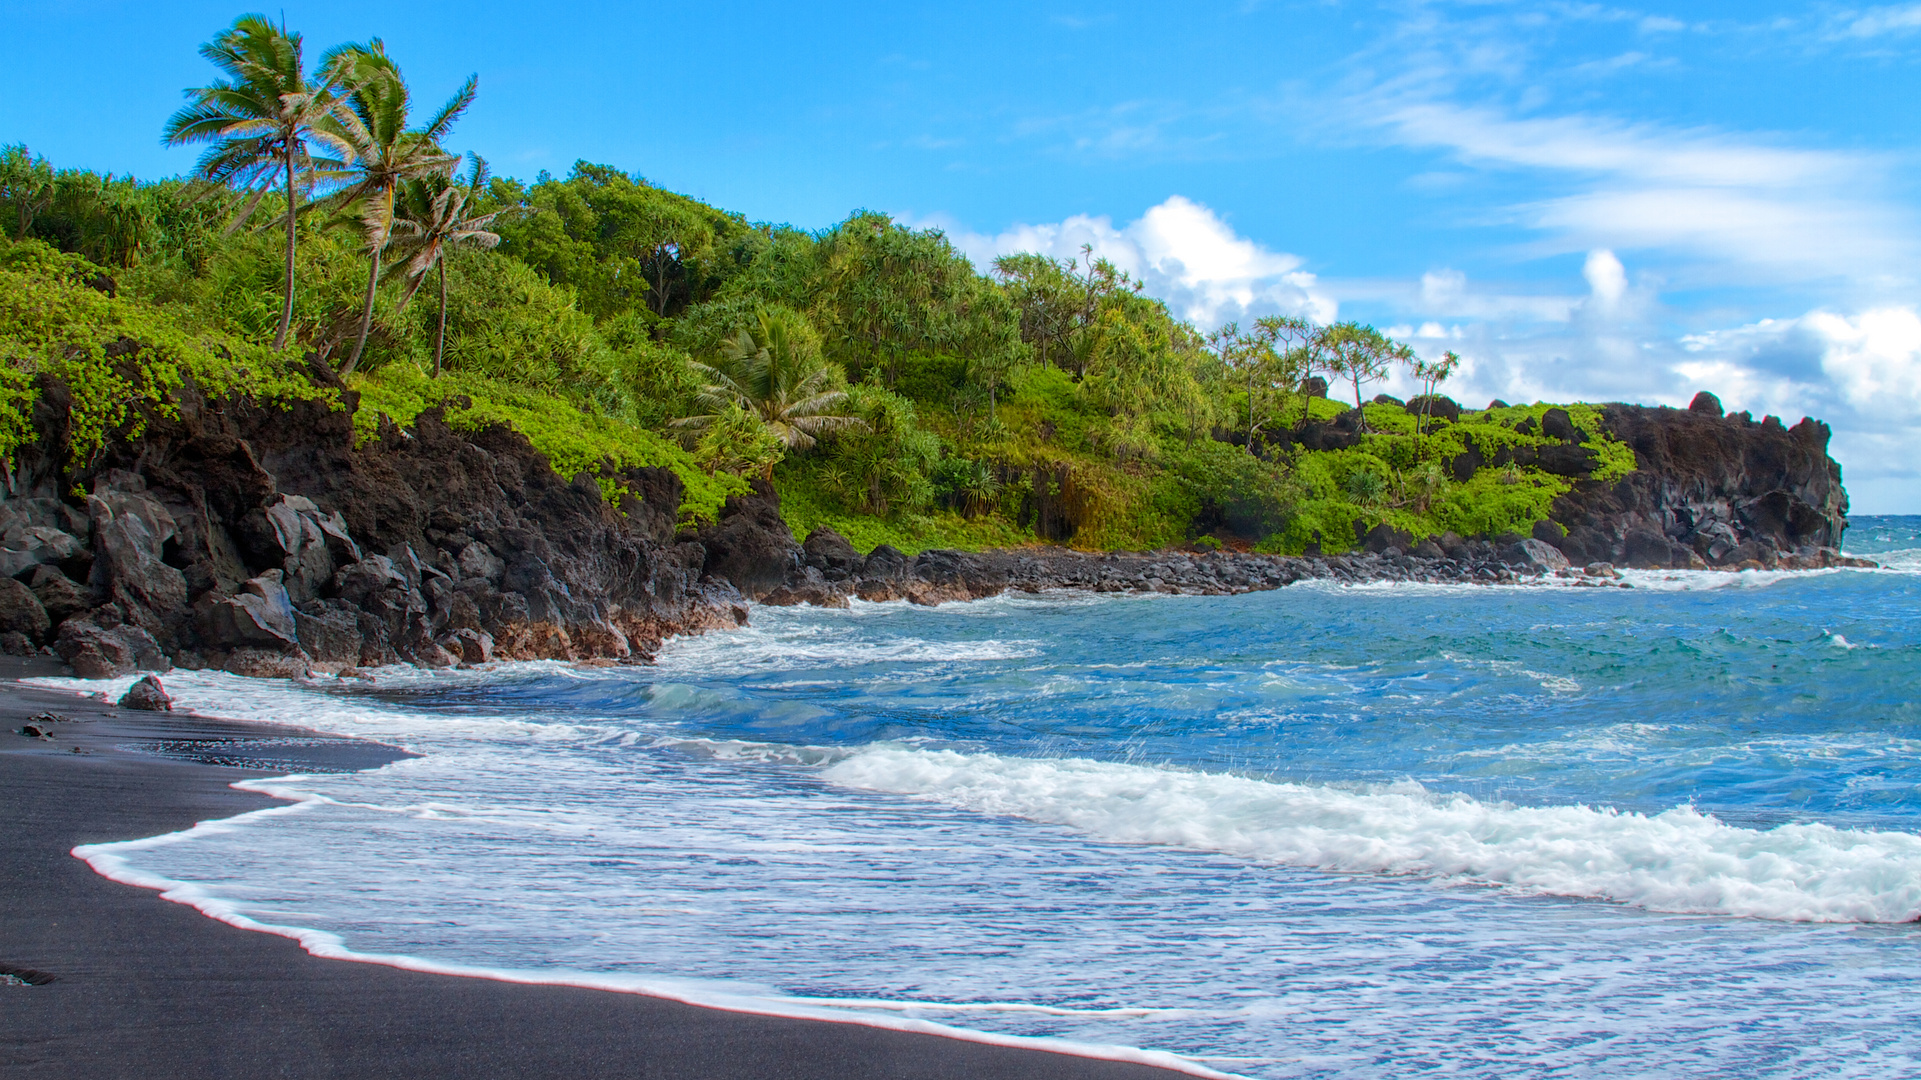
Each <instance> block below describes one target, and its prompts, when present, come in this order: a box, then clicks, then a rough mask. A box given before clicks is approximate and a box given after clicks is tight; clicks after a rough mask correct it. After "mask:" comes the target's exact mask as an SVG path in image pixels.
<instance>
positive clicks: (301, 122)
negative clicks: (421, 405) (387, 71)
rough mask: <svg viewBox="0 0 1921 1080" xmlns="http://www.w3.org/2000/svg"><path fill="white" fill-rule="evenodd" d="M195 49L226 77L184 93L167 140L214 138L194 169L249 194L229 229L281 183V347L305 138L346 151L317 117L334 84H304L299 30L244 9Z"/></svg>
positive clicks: (328, 108)
mask: <svg viewBox="0 0 1921 1080" xmlns="http://www.w3.org/2000/svg"><path fill="white" fill-rule="evenodd" d="M200 55H202V56H204V57H206V58H207V59H209V60H211V61H213V63H214V66H215V67H218V68H219V69H220V70H221V71H223V72H225V73H226V74H227V76H228V78H226V79H225V80H222V81H219V82H215V83H213V84H212V85H209V86H201V87H195V88H193V89H190V90H188V91H187V98H188V99H189V104H188V105H186V106H185V107H184V108H182V109H181V110H180V111H179V112H177V113H174V114H173V116H172V117H170V118H168V120H167V126H166V129H165V134H166V141H167V145H169V146H180V145H183V144H185V143H190V142H210V143H212V144H213V145H212V146H210V147H208V148H207V152H206V153H205V154H203V155H201V158H200V161H199V163H198V164H197V165H196V166H195V172H196V173H197V174H198V175H199V176H200V178H201V179H203V180H206V181H208V182H209V183H211V184H214V185H219V186H222V187H226V186H232V187H237V188H240V189H241V190H243V191H250V192H251V193H250V195H249V196H248V198H247V199H246V201H245V202H244V203H242V204H241V207H240V212H239V213H238V214H236V215H235V216H234V219H233V221H232V223H231V224H230V225H229V226H228V228H229V230H232V229H237V228H239V227H240V226H241V225H242V224H244V223H245V222H246V220H247V219H248V218H250V217H252V216H253V212H254V210H255V209H256V208H257V207H258V206H259V205H260V200H261V199H262V198H263V197H265V196H266V194H267V192H269V191H271V190H273V188H274V187H275V186H276V185H284V191H285V193H286V199H287V208H286V213H285V215H284V219H285V221H286V225H287V269H286V277H285V281H284V283H283V284H282V286H281V298H280V326H279V328H278V329H276V330H275V331H274V335H273V347H274V348H276V349H280V348H284V347H285V346H286V344H287V329H288V327H289V326H290V325H291V324H292V323H293V290H294V244H295V233H294V214H295V212H296V211H297V210H298V209H299V206H300V201H299V199H300V188H301V186H302V184H301V180H302V179H303V178H304V175H305V172H306V169H307V167H308V165H309V164H310V161H311V159H310V157H309V155H308V150H307V143H308V140H310V139H312V140H315V141H318V142H321V143H325V144H330V145H331V146H332V147H333V148H334V149H335V150H336V151H341V152H344V151H345V150H346V147H345V146H344V144H341V143H340V142H339V141H338V140H337V139H336V138H334V136H333V135H332V134H331V133H330V132H328V131H326V130H324V129H323V121H324V120H325V119H326V118H327V117H328V116H330V115H331V114H332V113H333V111H334V109H335V108H336V107H337V106H338V103H339V101H338V96H337V93H336V91H337V87H336V86H334V85H333V83H332V82H331V81H330V80H329V79H327V78H326V77H325V76H323V77H321V78H319V79H317V80H315V81H313V82H309V81H308V79H307V75H306V65H305V61H303V60H302V58H301V44H300V35H299V34H293V33H289V32H288V31H287V29H286V27H284V26H275V25H274V24H273V23H272V22H271V21H270V20H269V19H268V18H267V17H266V16H264V15H242V16H241V17H240V18H238V19H236V20H234V24H233V26H232V27H231V28H229V29H227V30H225V31H223V32H222V33H221V34H220V36H219V37H216V38H214V39H213V40H212V41H210V42H208V43H207V44H205V45H202V46H201V47H200Z"/></svg>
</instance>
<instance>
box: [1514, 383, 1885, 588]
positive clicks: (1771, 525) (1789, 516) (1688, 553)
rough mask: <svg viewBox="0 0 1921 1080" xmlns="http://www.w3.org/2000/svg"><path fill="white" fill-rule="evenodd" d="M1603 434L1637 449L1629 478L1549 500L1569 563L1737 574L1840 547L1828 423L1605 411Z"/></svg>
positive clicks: (1843, 525) (1841, 521) (1839, 501)
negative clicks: (1725, 569)
mask: <svg viewBox="0 0 1921 1080" xmlns="http://www.w3.org/2000/svg"><path fill="white" fill-rule="evenodd" d="M1603 425H1604V426H1605V428H1606V429H1607V431H1608V432H1609V433H1610V434H1612V435H1614V436H1615V437H1616V438H1618V439H1620V440H1621V441H1622V442H1625V443H1627V444H1628V445H1629V446H1630V447H1632V448H1633V449H1634V456H1635V471H1634V472H1633V473H1631V474H1629V475H1628V476H1626V477H1623V478H1622V479H1620V480H1618V481H1615V482H1613V483H1602V482H1599V481H1594V480H1581V481H1578V482H1577V483H1576V484H1575V486H1574V490H1573V491H1571V492H1569V493H1568V494H1567V495H1565V496H1563V497H1561V498H1560V499H1557V500H1555V503H1554V507H1553V510H1552V516H1553V518H1554V520H1555V521H1557V522H1559V523H1560V524H1561V525H1562V526H1564V527H1566V529H1567V530H1568V546H1567V547H1566V550H1568V552H1569V554H1570V556H1573V557H1575V558H1576V561H1581V562H1611V563H1615V564H1617V565H1618V564H1626V565H1632V566H1644V567H1687V566H1692V565H1696V564H1697V563H1699V564H1703V565H1710V566H1738V565H1739V564H1740V563H1741V562H1744V561H1749V560H1752V561H1756V562H1760V563H1763V564H1772V563H1773V562H1775V561H1777V560H1779V559H1781V558H1784V557H1788V556H1794V557H1797V558H1803V559H1808V558H1816V557H1817V556H1816V555H1815V553H1816V552H1818V551H1819V550H1821V549H1829V550H1830V551H1831V550H1833V549H1838V548H1839V547H1840V545H1841V537H1842V534H1843V532H1845V530H1846V529H1847V508H1848V502H1847V492H1846V490H1845V489H1843V488H1842V486H1841V468H1840V466H1839V465H1837V464H1835V462H1834V460H1833V459H1832V458H1830V457H1828V454H1827V446H1828V438H1829V430H1828V426H1827V425H1826V424H1823V423H1821V422H1819V421H1817V420H1808V419H1803V420H1802V421H1801V422H1800V423H1798V424H1796V425H1795V426H1794V427H1792V428H1785V427H1781V426H1780V425H1778V424H1777V425H1772V426H1770V425H1766V424H1760V425H1757V424H1754V423H1752V422H1750V421H1748V419H1747V418H1746V417H1745V416H1744V415H1742V414H1738V413H1737V414H1736V415H1734V416H1731V417H1721V416H1717V415H1715V414H1714V413H1713V412H1711V411H1708V410H1701V409H1688V410H1681V409H1666V408H1645V407H1642V406H1636V405H1609V406H1607V407H1606V409H1605V410H1604V412H1603ZM1744 545H1752V546H1744Z"/></svg>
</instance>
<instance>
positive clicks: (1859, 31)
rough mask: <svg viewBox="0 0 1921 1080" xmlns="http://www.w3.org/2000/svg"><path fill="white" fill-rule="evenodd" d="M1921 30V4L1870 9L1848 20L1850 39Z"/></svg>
mask: <svg viewBox="0 0 1921 1080" xmlns="http://www.w3.org/2000/svg"><path fill="white" fill-rule="evenodd" d="M1917 28H1921V4H1899V5H1895V6H1891V7H1878V8H1869V9H1868V10H1866V11H1864V12H1861V13H1859V14H1858V15H1855V16H1854V17H1852V18H1849V19H1847V20H1846V25H1845V27H1844V28H1843V33H1845V34H1846V35H1847V36H1848V37H1857V38H1871V37H1880V36H1881V35H1883V34H1893V33H1902V32H1904V31H1908V30H1914V29H1917Z"/></svg>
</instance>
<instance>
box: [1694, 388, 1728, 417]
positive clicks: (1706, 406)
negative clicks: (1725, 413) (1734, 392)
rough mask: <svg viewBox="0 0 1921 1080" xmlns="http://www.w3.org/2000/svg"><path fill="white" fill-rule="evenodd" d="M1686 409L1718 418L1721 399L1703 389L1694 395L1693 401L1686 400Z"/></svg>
mask: <svg viewBox="0 0 1921 1080" xmlns="http://www.w3.org/2000/svg"><path fill="white" fill-rule="evenodd" d="M1688 411H1689V412H1698V413H1706V414H1707V415H1709V416H1712V417H1715V418H1717V419H1718V418H1720V416H1721V399H1720V398H1718V397H1715V396H1714V395H1713V394H1710V393H1708V392H1707V391H1706V390H1703V391H1701V392H1700V393H1698V394H1696V395H1694V400H1693V401H1690V402H1688Z"/></svg>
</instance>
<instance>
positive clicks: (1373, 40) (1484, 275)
mask: <svg viewBox="0 0 1921 1080" xmlns="http://www.w3.org/2000/svg"><path fill="white" fill-rule="evenodd" d="M280 10H281V9H280V8H278V7H276V8H274V9H273V12H274V13H278V12H279V11H280ZM239 11H240V9H239V8H236V7H232V6H227V5H218V6H216V5H208V4H201V3H192V2H176V3H172V4H167V5H154V4H133V3H120V2H113V0H71V2H60V3H17V2H7V0H0V18H4V25H6V26H7V28H8V38H9V40H11V41H12V42H13V45H12V46H11V47H10V48H9V50H8V54H9V64H8V65H6V67H5V68H4V70H0V141H7V142H12V141H25V142H27V143H28V144H29V145H30V146H32V147H33V149H34V150H35V151H36V152H38V153H41V154H44V155H46V156H48V157H49V158H51V159H52V160H53V161H54V163H55V164H56V165H63V166H64V165H85V166H89V167H92V168H98V169H110V170H114V171H117V172H129V171H131V172H133V173H135V174H138V175H142V176H155V175H162V174H170V173H175V172H179V171H182V170H184V169H185V168H186V167H188V165H189V164H190V163H191V155H190V154H188V153H186V152H182V151H169V150H165V149H163V148H161V147H160V146H159V143H158V130H159V126H160V123H161V121H162V120H163V119H164V118H165V116H166V115H167V114H168V113H169V112H170V111H171V110H172V109H173V108H174V107H175V106H176V105H177V104H178V102H179V91H180V88H182V87H185V86H189V85H194V84H197V83H200V82H203V81H204V80H205V79H206V78H207V77H208V74H209V68H208V67H207V66H206V64H205V63H204V61H202V60H201V59H200V58H199V57H198V56H197V55H196V54H195V51H194V50H195V47H196V46H197V45H198V44H199V43H200V42H202V41H204V40H206V39H207V38H208V37H209V36H211V34H212V33H214V32H215V31H217V30H218V29H219V28H220V27H222V26H224V25H226V24H227V23H228V22H230V21H231V19H232V18H233V16H234V15H236V14H238V13H239ZM449 12H455V13H457V17H454V16H450V15H449V14H448V13H449ZM285 14H286V17H287V19H288V21H289V22H290V23H291V24H292V25H293V26H294V27H295V28H296V29H299V30H301V31H303V32H304V33H305V34H306V36H307V40H308V42H309V48H310V50H311V51H312V52H313V54H315V55H318V53H319V51H320V50H322V49H324V48H325V47H327V46H329V45H332V44H334V43H336V42H339V41H343V40H349V39H359V38H364V37H367V36H370V35H378V36H380V37H383V38H384V39H385V40H386V42H387V45H388V48H389V51H390V52H391V53H392V54H393V55H395V56H396V58H397V59H399V60H400V62H401V63H402V65H403V67H404V68H405V70H406V72H407V74H408V76H409V78H410V80H411V81H412V82H413V83H414V85H415V86H416V89H417V92H418V93H419V94H420V95H421V96H422V97H425V98H431V99H434V100H438V99H439V98H440V97H442V96H443V95H445V94H447V93H451V92H452V90H453V89H454V88H455V86H456V85H458V83H459V81H460V80H461V79H462V78H464V77H465V76H466V75H467V74H468V73H470V72H477V73H478V74H479V76H480V85H481V96H480V101H479V104H478V105H477V106H476V107H475V109H474V111H473V112H472V114H471V115H470V117H469V118H468V119H467V120H465V121H463V123H462V125H461V127H460V128H459V131H458V137H457V139H456V140H455V141H456V143H457V144H458V146H459V148H461V149H472V150H477V151H479V152H480V153H482V154H484V155H486V156H487V157H488V158H489V159H490V160H491V161H492V162H493V163H494V165H495V167H496V168H497V169H499V170H500V171H502V172H506V173H510V174H514V175H520V176H526V177H531V176H532V175H533V174H534V173H536V172H538V171H539V170H541V169H548V170H551V171H553V172H555V173H564V172H565V171H566V170H567V168H568V167H569V166H570V165H571V164H572V163H573V162H574V161H575V160H576V159H579V158H586V159H588V160H593V161H598V162H602V163H606V164H613V165H618V166H621V167H623V168H625V169H628V170H631V171H636V172H639V173H641V174H643V175H645V176H646V177H648V178H649V179H651V180H653V181H655V182H656V183H660V184H664V185H666V186H669V187H673V188H676V189H678V190H682V191H686V192H689V193H691V194H694V195H697V196H700V197H702V198H706V199H709V200H711V201H713V202H715V203H718V204H719V205H722V206H725V207H727V208H729V209H734V210H739V211H741V212H743V213H745V214H747V215H748V216H749V217H750V218H753V219H756V220H768V221H784V222H791V223H793V224H796V225H801V226H806V227H819V226H823V225H828V224H831V223H833V222H834V221H836V220H839V219H840V218H842V217H844V216H845V215H846V214H847V213H848V212H849V211H851V210H853V209H855V208H857V207H866V208H873V209H879V210H886V211H889V212H892V213H894V214H896V215H898V216H900V217H902V218H904V219H907V220H911V221H913V222H916V223H919V224H931V225H938V226H940V227H942V228H945V229H947V230H948V232H949V233H950V235H952V236H953V237H954V238H955V239H956V241H957V242H959V243H960V244H961V245H962V246H963V248H964V249H966V250H967V251H968V252H969V253H970V254H972V255H974V256H975V257H976V258H977V259H979V260H983V261H984V260H985V259H987V258H990V257H991V256H992V255H993V254H994V253H996V252H1000V251H1008V250H1020V249H1029V250H1044V251H1050V252H1054V253H1057V254H1069V253H1072V252H1075V251H1078V249H1079V247H1080V245H1081V244H1082V243H1089V244H1092V245H1094V246H1095V247H1096V248H1098V249H1099V250H1100V251H1101V252H1102V253H1103V254H1106V255H1108V256H1109V257H1111V258H1113V259H1115V260H1116V261H1117V262H1119V263H1121V264H1122V265H1123V266H1124V267H1127V268H1128V269H1130V270H1132V271H1133V272H1134V273H1135V274H1136V275H1137V276H1139V277H1141V278H1143V279H1144V280H1145V281H1146V282H1147V283H1148V286H1149V289H1150V291H1153V292H1155V293H1156V294H1158V295H1161V296H1163V297H1166V298H1167V299H1168V300H1169V301H1170V303H1172V304H1173V305H1174V306H1175V307H1176V309H1177V310H1179V311H1180V312H1182V313H1183V314H1186V315H1188V316H1189V317H1191V318H1194V319H1195V320H1196V321H1197V322H1201V323H1204V324H1211V323H1214V322H1218V321H1220V320H1224V319H1228V318H1245V317H1247V316H1249V315H1254V314H1261V313H1264V312H1268V311H1280V310H1285V311H1296V312H1304V313H1310V314H1314V315H1316V316H1318V317H1321V318H1332V317H1336V316H1338V317H1341V318H1358V319H1362V320H1365V321H1370V322H1373V323H1375V324H1376V325H1378V326H1382V327H1384V328H1390V329H1392V330H1393V331H1394V332H1396V333H1397V334H1399V335H1401V336H1403V337H1404V338H1405V339H1406V340H1408V341H1410V342H1412V343H1413V344H1414V345H1415V346H1416V347H1417V348H1419V349H1420V350H1421V351H1422V352H1424V353H1438V352H1439V351H1440V350H1442V349H1445V348H1452V349H1454V350H1455V351H1457V352H1459V353H1461V354H1462V355H1463V356H1464V357H1466V358H1467V360H1468V364H1467V366H1466V368H1465V370H1464V371H1463V373H1462V374H1461V375H1460V376H1457V378H1456V380H1455V383H1454V384H1453V385H1451V387H1450V389H1451V390H1452V391H1453V392H1454V393H1455V394H1456V395H1457V396H1459V397H1461V398H1462V399H1463V400H1466V401H1469V402H1471V403H1479V402H1481V401H1484V400H1486V399H1487V398H1491V397H1494V396H1500V397H1504V398H1507V399H1509V400H1524V399H1533V398H1537V397H1539V398H1548V399H1554V398H1562V399H1565V398H1574V397H1578V398H1586V399H1590V400H1617V399H1624V400H1633V401H1642V402H1649V403H1665V404H1676V405H1678V404H1685V403H1686V401H1687V399H1688V398H1689V397H1690V396H1692V394H1693V393H1694V391H1695V390H1697V389H1702V388H1705V389H1710V390H1713V391H1715V392H1717V393H1718V394H1720V395H1721V397H1722V398H1723V400H1724V401H1726V402H1727V404H1728V406H1729V407H1730V408H1731V409H1749V410H1751V411H1752V412H1753V413H1754V414H1755V416H1757V417H1759V416H1761V415H1762V414H1764V413H1776V414H1779V415H1781V416H1782V417H1783V418H1785V419H1786V420H1787V421H1788V422H1789V423H1793V422H1794V421H1795V420H1797V419H1798V418H1799V417H1800V416H1802V415H1804V414H1808V415H1813V416H1816V417H1820V418H1823V419H1826V420H1828V421H1829V422H1830V423H1832V424H1833V425H1834V427H1835V430H1836V439H1835V444H1834V452H1835V456H1836V457H1837V458H1838V459H1840V461H1841V462H1842V464H1843V467H1844V469H1845V476H1846V479H1847V482H1848V487H1849V490H1850V492H1851V494H1852V495H1853V498H1854V505H1855V509H1856V511H1857V512H1866V513H1877V512H1879V513H1889V512H1909V513H1915V512H1921V313H1918V311H1921V293H1917V284H1918V283H1921V216H1918V215H1917V213H1916V210H1917V196H1918V195H1921V190H1918V187H1917V183H1918V181H1921V160H1917V155H1916V153H1915V150H1914V147H1915V146H1916V144H1917V139H1916V135H1917V128H1921V113H1917V110H1916V108H1915V104H1914V103H1915V102H1916V101H1917V100H1921V95H1917V90H1921V72H1918V71H1917V63H1916V61H1917V60H1918V59H1921V4H1897V5H1890V6H1847V5H1836V4H1766V3H1744V4H1716V3H1691V4H1688V5H1686V6H1685V7H1677V8H1661V7H1649V8H1630V7H1615V6H1609V5H1602V4H1578V3H1569V4H1541V3H1535V4H1506V3H1498V2H1478V3H1441V2H1435V3H1413V2H1410V3H1286V2H1259V0H1243V2H1234V3H1222V4H1203V3H1193V4H1188V5H1183V6H1180V7H1178V8H1175V7H1172V6H1161V5H1153V6H1150V5H1126V4H1072V5H1067V4H1063V5H1048V4H1006V5H997V4H976V5H915V4H905V3H894V4H884V5H881V4H876V5H834V6H824V5H823V6H805V5H793V4H748V3H709V4H705V5H673V6H671V7H668V6H662V7H658V8H656V7H653V6H641V5H624V4H613V3H602V4H586V3H577V4H562V3H554V4H548V5H545V6H539V7H536V6H531V5H526V4H502V3H494V2H492V0H470V2H469V3H468V4H466V5H463V6H460V7H458V8H453V7H450V6H447V5H409V4H397V3H396V4H361V3H353V2H337V3H332V4H328V5H324V6H322V5H312V4H304V3H297V4H290V5H288V6H287V7H286V8H285Z"/></svg>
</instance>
